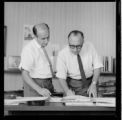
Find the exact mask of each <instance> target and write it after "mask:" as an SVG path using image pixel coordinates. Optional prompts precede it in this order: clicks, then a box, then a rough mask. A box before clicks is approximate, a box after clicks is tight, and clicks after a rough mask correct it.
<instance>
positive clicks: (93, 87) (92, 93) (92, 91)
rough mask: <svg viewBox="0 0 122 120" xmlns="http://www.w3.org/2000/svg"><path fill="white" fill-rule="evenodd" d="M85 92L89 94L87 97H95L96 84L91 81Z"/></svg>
mask: <svg viewBox="0 0 122 120" xmlns="http://www.w3.org/2000/svg"><path fill="white" fill-rule="evenodd" d="M87 94H89V97H94V98H95V97H97V89H96V84H92V83H91V85H90V87H89V89H88V90H87Z"/></svg>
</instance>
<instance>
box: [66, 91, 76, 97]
mask: <svg viewBox="0 0 122 120" xmlns="http://www.w3.org/2000/svg"><path fill="white" fill-rule="evenodd" d="M66 95H67V96H72V95H75V92H74V91H72V90H68V91H67V93H66Z"/></svg>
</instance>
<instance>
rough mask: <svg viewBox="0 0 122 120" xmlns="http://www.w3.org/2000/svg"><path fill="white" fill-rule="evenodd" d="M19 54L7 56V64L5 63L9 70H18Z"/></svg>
mask: <svg viewBox="0 0 122 120" xmlns="http://www.w3.org/2000/svg"><path fill="white" fill-rule="evenodd" d="M20 59H21V57H20V56H8V60H7V62H8V64H7V68H8V69H9V70H19V68H18V67H19V64H20Z"/></svg>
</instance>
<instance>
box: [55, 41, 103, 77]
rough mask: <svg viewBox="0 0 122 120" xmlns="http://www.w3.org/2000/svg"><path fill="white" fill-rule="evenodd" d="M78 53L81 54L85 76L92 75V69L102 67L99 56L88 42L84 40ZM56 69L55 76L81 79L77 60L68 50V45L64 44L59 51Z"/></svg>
mask: <svg viewBox="0 0 122 120" xmlns="http://www.w3.org/2000/svg"><path fill="white" fill-rule="evenodd" d="M79 54H80V56H81V60H82V64H83V68H84V72H85V75H86V78H88V77H91V76H92V75H93V71H94V69H96V68H101V67H103V65H102V62H101V60H100V57H99V56H98V54H97V52H96V50H95V48H94V47H93V45H92V44H91V43H90V42H88V41H87V42H86V41H85V42H84V44H83V47H82V48H81V51H80V53H79ZM56 69H57V73H56V76H57V77H58V78H61V79H66V78H67V77H71V78H74V79H82V78H81V74H80V70H79V65H78V61H77V55H74V54H73V53H72V52H71V51H70V47H69V46H66V47H65V48H64V49H62V50H61V51H60V52H59V54H58V58H57V67H56Z"/></svg>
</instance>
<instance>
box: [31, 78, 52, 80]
mask: <svg viewBox="0 0 122 120" xmlns="http://www.w3.org/2000/svg"><path fill="white" fill-rule="evenodd" d="M32 79H33V80H35V79H36V80H50V79H52V78H32Z"/></svg>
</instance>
